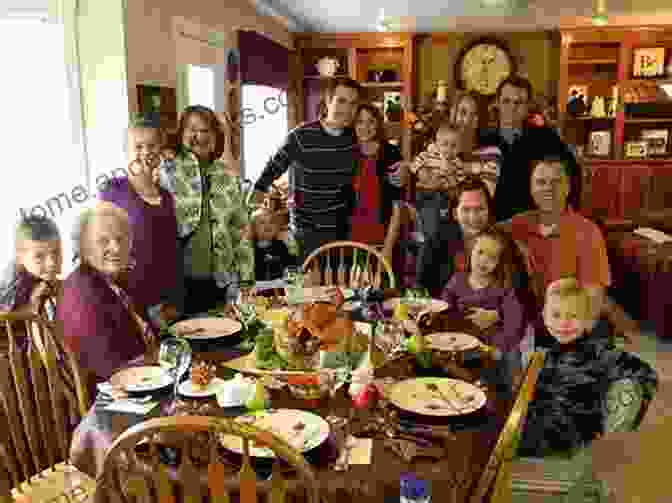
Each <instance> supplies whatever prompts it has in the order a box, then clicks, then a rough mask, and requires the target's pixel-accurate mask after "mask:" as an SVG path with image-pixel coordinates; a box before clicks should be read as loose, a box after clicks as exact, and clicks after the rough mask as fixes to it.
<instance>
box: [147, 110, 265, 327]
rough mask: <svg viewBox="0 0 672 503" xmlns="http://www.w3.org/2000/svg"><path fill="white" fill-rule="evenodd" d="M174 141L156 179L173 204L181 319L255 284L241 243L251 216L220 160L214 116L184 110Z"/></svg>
mask: <svg viewBox="0 0 672 503" xmlns="http://www.w3.org/2000/svg"><path fill="white" fill-rule="evenodd" d="M178 141H180V142H181V144H180V145H179V146H178V147H177V152H176V156H175V159H174V160H167V161H164V163H163V164H162V165H161V168H160V173H159V179H160V181H161V185H162V186H163V187H164V188H165V189H167V190H169V191H170V192H171V193H172V194H173V196H174V198H175V206H176V214H177V222H178V234H179V236H178V239H179V241H180V244H181V249H182V252H183V257H184V275H185V290H186V292H185V314H195V313H199V312H204V311H207V310H208V309H211V308H213V307H215V306H216V305H217V304H219V303H221V302H223V301H226V300H227V299H230V298H231V294H232V293H233V292H235V286H236V284H237V282H238V281H239V280H252V279H254V249H253V247H252V244H251V242H250V241H249V240H247V239H243V237H244V236H243V233H244V229H245V228H246V226H247V225H248V221H249V216H248V211H247V207H246V205H245V197H244V194H243V191H242V188H241V184H240V179H239V178H238V177H237V176H234V175H231V174H229V173H228V172H227V169H226V164H225V163H224V162H223V161H221V160H220V159H219V157H220V156H221V154H222V152H223V150H224V135H223V133H222V131H221V129H220V124H219V121H218V119H217V116H216V115H215V113H214V112H213V111H212V110H210V109H209V108H206V107H203V106H199V105H197V106H191V107H188V108H186V109H185V110H184V112H183V113H182V116H181V118H180V124H179V128H178ZM227 291H228V294H227Z"/></svg>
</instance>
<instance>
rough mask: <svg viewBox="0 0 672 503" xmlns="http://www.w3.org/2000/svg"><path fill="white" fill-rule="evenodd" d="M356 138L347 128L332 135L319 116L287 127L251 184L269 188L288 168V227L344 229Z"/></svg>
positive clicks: (351, 194) (349, 209) (349, 206)
mask: <svg viewBox="0 0 672 503" xmlns="http://www.w3.org/2000/svg"><path fill="white" fill-rule="evenodd" d="M355 144H356V143H355V137H354V132H353V130H352V129H345V130H344V131H343V133H342V134H340V135H334V134H330V132H328V131H327V130H325V129H324V128H323V127H322V125H321V124H320V122H319V121H315V122H309V123H307V124H304V125H302V126H299V127H298V128H296V129H294V130H292V131H290V133H289V134H288V135H287V139H286V141H285V143H284V144H283V145H282V146H281V147H280V149H279V150H278V151H277V152H276V154H275V155H274V156H273V157H272V158H271V159H270V160H269V162H268V164H266V168H265V169H264V171H263V173H262V174H261V176H260V177H259V180H258V181H257V183H256V184H255V189H256V190H258V191H261V192H266V191H268V189H269V187H270V186H271V184H272V183H273V182H274V181H275V180H277V179H278V178H280V176H282V175H283V174H284V173H285V172H286V171H287V170H289V198H288V206H289V211H290V219H291V225H292V228H293V229H295V230H297V229H315V230H318V231H333V230H337V229H343V228H344V226H347V224H348V220H349V217H350V214H351V212H352V208H353V204H354V192H353V186H352V182H353V176H354V173H355V172H356V167H357V162H356V156H355Z"/></svg>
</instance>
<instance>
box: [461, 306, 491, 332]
mask: <svg viewBox="0 0 672 503" xmlns="http://www.w3.org/2000/svg"><path fill="white" fill-rule="evenodd" d="M469 311H470V312H469V314H468V315H467V316H465V318H466V319H468V320H469V321H471V322H472V323H473V324H474V325H476V326H477V327H478V328H480V329H481V330H487V329H488V328H490V327H491V326H493V325H494V324H495V323H497V322H498V321H499V313H498V312H497V310H496V309H482V308H480V307H472V308H471V309H470V310H469Z"/></svg>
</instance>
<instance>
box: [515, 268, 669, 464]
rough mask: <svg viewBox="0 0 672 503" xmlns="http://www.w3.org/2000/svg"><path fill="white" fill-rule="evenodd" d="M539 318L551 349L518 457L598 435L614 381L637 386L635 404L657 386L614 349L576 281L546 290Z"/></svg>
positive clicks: (645, 369)
mask: <svg viewBox="0 0 672 503" xmlns="http://www.w3.org/2000/svg"><path fill="white" fill-rule="evenodd" d="M543 318H544V324H545V325H546V328H547V330H548V331H549V333H550V334H551V336H552V337H553V338H554V339H555V345H554V346H553V347H552V348H551V349H550V350H549V351H548V353H547V354H546V360H545V362H544V368H543V369H542V370H541V372H540V374H539V379H538V381H537V386H536V390H535V395H534V400H533V401H532V402H530V405H529V410H528V416H527V421H526V423H525V428H524V431H523V435H522V437H521V441H520V444H519V447H518V454H519V455H523V456H543V455H545V454H549V453H554V452H558V451H565V452H566V451H569V450H571V449H574V448H578V447H583V446H585V445H587V444H589V443H590V442H591V441H592V440H594V439H595V438H597V437H598V436H600V435H602V434H603V433H604V429H605V423H606V419H607V418H606V416H605V411H606V410H607V407H606V398H607V391H608V389H609V386H610V385H611V384H612V383H614V382H615V381H620V380H623V379H631V380H633V381H636V382H638V383H639V384H640V385H641V386H640V387H638V388H637V389H640V390H642V395H641V396H639V397H638V399H639V400H640V402H641V400H644V399H649V398H650V397H651V396H652V393H653V392H654V390H655V388H656V386H657V377H656V373H655V371H654V370H653V369H652V368H651V367H650V366H648V365H647V364H646V363H644V362H642V361H641V360H639V359H638V358H637V357H635V356H633V355H630V354H629V353H623V352H621V351H618V350H616V349H615V348H614V346H613V343H612V337H611V332H610V327H609V324H608V322H607V321H606V320H605V319H599V320H598V321H596V319H597V318H598V313H597V312H596V307H595V306H593V305H592V303H591V296H590V293H589V291H588V290H587V289H586V288H585V287H583V286H580V285H579V283H578V282H577V281H576V279H574V278H563V279H560V280H557V281H555V282H553V283H551V284H550V285H549V286H548V289H547V290H546V301H545V305H544V311H543ZM591 327H592V329H591ZM647 397H648V398H647Z"/></svg>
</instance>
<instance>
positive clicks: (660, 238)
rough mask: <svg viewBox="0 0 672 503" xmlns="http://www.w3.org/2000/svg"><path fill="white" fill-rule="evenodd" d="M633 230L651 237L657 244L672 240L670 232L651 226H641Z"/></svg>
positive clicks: (640, 234) (643, 235) (639, 234)
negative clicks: (666, 232)
mask: <svg viewBox="0 0 672 503" xmlns="http://www.w3.org/2000/svg"><path fill="white" fill-rule="evenodd" d="M633 232H634V233H635V234H637V235H638V236H642V237H645V238H648V239H650V240H651V241H653V242H655V243H656V244H662V243H666V242H668V241H672V236H669V235H668V234H665V233H664V232H662V231H659V230H656V229H651V228H650V227H640V228H638V229H635V230H634V231H633Z"/></svg>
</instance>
